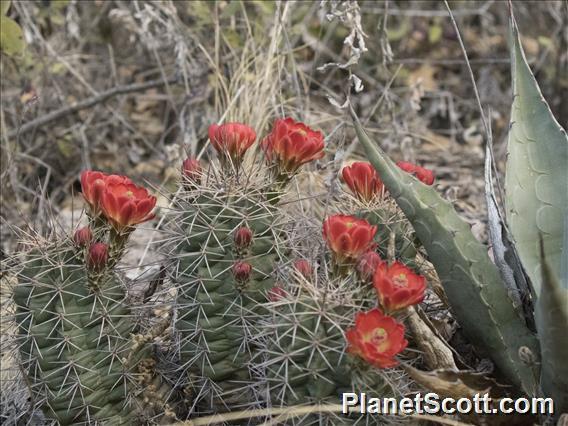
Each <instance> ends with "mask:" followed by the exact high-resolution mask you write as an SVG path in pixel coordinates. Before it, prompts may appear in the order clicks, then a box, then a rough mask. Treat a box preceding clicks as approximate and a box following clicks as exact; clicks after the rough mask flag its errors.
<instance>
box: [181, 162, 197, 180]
mask: <svg viewBox="0 0 568 426" xmlns="http://www.w3.org/2000/svg"><path fill="white" fill-rule="evenodd" d="M181 173H182V175H183V177H184V179H185V180H187V181H189V182H190V183H199V182H200V181H201V164H199V160H197V159H196V158H194V157H188V158H187V159H185V160H184V162H183V163H182V166H181Z"/></svg>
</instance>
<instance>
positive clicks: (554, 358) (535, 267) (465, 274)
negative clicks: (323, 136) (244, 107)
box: [351, 18, 568, 413]
mask: <svg viewBox="0 0 568 426" xmlns="http://www.w3.org/2000/svg"><path fill="white" fill-rule="evenodd" d="M511 28H512V40H511V43H512V47H511V62H512V78H513V91H514V101H513V106H512V112H511V130H510V133H509V139H508V149H507V152H508V157H507V170H506V179H505V191H506V197H505V211H506V224H503V229H504V230H505V231H507V230H508V232H509V233H510V238H511V247H510V250H509V251H508V252H505V249H504V248H503V247H504V245H503V242H502V241H497V238H500V237H501V235H500V234H499V235H497V234H498V233H499V232H501V224H497V226H493V227H492V228H491V230H492V231H493V232H492V238H495V240H494V244H493V249H494V252H495V259H496V263H494V262H493V261H492V260H491V259H490V257H489V255H488V248H487V247H485V246H483V245H482V244H481V243H479V242H478V241H477V240H476V238H475V237H474V236H473V234H472V232H471V230H470V227H469V226H468V225H467V224H466V222H464V221H463V220H462V219H461V218H460V217H459V216H458V214H457V213H456V212H455V210H454V208H453V207H452V205H451V204H450V203H449V202H447V201H445V200H444V199H443V198H442V197H441V196H440V195H439V194H438V193H437V192H436V190H435V189H434V188H432V187H430V186H428V185H426V184H424V183H423V182H421V179H415V178H414V177H412V176H410V175H409V174H408V173H404V172H403V171H401V169H400V168H399V167H397V166H396V165H395V164H394V162H393V161H392V160H391V159H390V158H389V157H388V156H387V155H386V154H385V152H384V151H383V150H382V149H381V148H380V146H379V145H378V144H376V143H374V142H373V141H371V139H370V138H369V137H368V136H367V134H366V133H365V131H364V129H363V126H362V125H361V123H360V121H359V120H358V118H357V116H356V114H355V113H354V111H353V110H351V112H352V116H353V120H354V126H355V131H356V133H357V136H358V139H359V141H360V142H361V144H362V145H363V147H364V149H365V151H366V153H367V156H368V158H369V160H370V161H371V163H372V164H373V165H374V167H375V168H376V170H377V172H378V173H379V175H380V178H381V180H382V181H383V183H384V185H385V187H386V188H387V189H388V191H389V193H390V195H391V196H392V197H393V198H394V199H395V200H396V202H397V204H398V206H399V207H400V209H401V210H402V211H403V212H404V214H405V216H406V217H407V218H408V220H409V221H410V222H411V223H412V226H413V228H414V230H415V232H416V235H417V237H418V238H419V239H420V241H421V243H422V244H423V246H424V248H425V249H426V251H427V253H428V256H429V258H430V260H431V262H432V263H433V264H434V266H435V268H436V271H437V273H438V275H439V277H440V279H441V281H442V284H443V286H444V289H445V292H446V294H447V297H448V299H449V302H450V305H451V307H452V308H453V312H454V315H455V316H456V318H457V320H458V322H459V324H460V325H461V327H462V328H463V330H464V332H465V334H466V335H467V336H468V338H469V340H470V342H471V343H472V344H473V345H475V347H477V348H478V349H479V351H481V352H482V353H483V354H484V355H486V356H488V357H490V358H491V359H492V360H493V361H494V363H495V365H496V366H497V368H498V370H499V372H500V373H501V375H502V377H504V378H506V379H507V380H508V382H509V383H511V384H514V385H516V386H517V387H518V388H519V389H522V390H523V391H524V393H525V394H527V395H531V396H534V395H544V396H547V397H552V398H553V399H554V401H555V411H556V412H557V413H558V412H559V413H562V412H566V411H567V410H568V364H567V363H566V359H567V357H568V344H567V343H566V336H568V256H567V249H568V188H567V184H568V139H567V137H566V132H565V131H564V129H562V128H561V126H560V125H559V124H558V123H557V121H556V120H555V119H554V117H553V115H552V113H551V111H550V109H549V107H548V105H547V103H546V101H545V100H544V99H543V97H542V95H541V92H540V89H539V87H538V84H537V82H536V80H535V78H534V76H533V75H532V73H531V70H530V68H529V66H528V64H527V61H526V58H525V56H524V52H523V49H522V46H521V43H520V40H519V33H518V29H517V27H516V24H515V22H514V19H513V18H512V20H511ZM488 155H489V154H488ZM486 163H487V164H486V167H487V170H486V175H488V176H490V171H491V162H490V157H488V161H487V162H486ZM491 184H492V183H491V181H490V180H489V181H488V183H487V187H488V197H487V198H488V200H489V201H490V205H489V206H488V207H489V211H490V212H496V211H497V210H496V205H495V204H494V197H492V193H491V191H490V188H491ZM492 219H493V220H492ZM492 221H493V222H494V218H490V222H492ZM516 258H517V259H520V264H522V268H519V264H518V263H515V262H514V260H515V259H516ZM519 270H521V273H518V271H519ZM522 270H524V271H526V277H525V276H524V275H523V274H522ZM513 271H517V273H513ZM527 281H528V282H529V283H530V285H531V287H530V294H526V292H523V288H524V285H525V284H524V283H525V282H527ZM519 294H520V296H521V297H519ZM527 301H528V302H530V301H532V303H533V304H534V309H532V308H531V307H530V303H527ZM533 322H534V324H536V330H535V329H533V327H532V323H533Z"/></svg>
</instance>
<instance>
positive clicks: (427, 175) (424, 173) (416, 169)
mask: <svg viewBox="0 0 568 426" xmlns="http://www.w3.org/2000/svg"><path fill="white" fill-rule="evenodd" d="M396 165H397V166H398V167H400V168H401V169H402V170H404V171H405V172H407V173H410V174H411V175H413V176H415V177H416V178H417V179H418V180H419V181H421V182H422V183H425V184H426V185H432V184H433V183H434V172H433V171H432V170H429V169H425V168H424V167H420V166H417V165H416V164H412V163H408V162H406V161H399V162H398V163H396Z"/></svg>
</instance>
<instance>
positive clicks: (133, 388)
mask: <svg viewBox="0 0 568 426" xmlns="http://www.w3.org/2000/svg"><path fill="white" fill-rule="evenodd" d="M82 183H83V195H84V197H85V200H86V201H87V203H88V204H89V205H90V212H89V215H90V219H91V220H90V222H91V223H90V227H84V228H81V229H79V230H77V231H76V232H75V234H74V236H73V238H69V237H68V238H65V239H63V240H62V241H55V242H46V243H37V242H36V243H35V244H33V245H32V247H31V249H30V250H28V251H27V253H26V254H25V259H24V260H23V262H22V267H21V270H20V271H19V273H18V275H17V278H18V285H17V286H16V287H15V288H14V301H15V303H16V322H17V324H18V327H19V336H18V343H19V353H20V359H21V362H22V364H21V365H22V368H23V370H24V371H25V374H26V375H27V377H28V382H29V384H30V388H31V391H32V395H31V398H32V401H33V402H34V404H36V405H37V406H40V407H41V408H42V409H43V411H44V414H45V415H46V416H47V417H50V418H52V419H54V420H57V421H58V422H59V424H64V425H65V424H78V423H93V422H105V423H108V424H132V423H133V422H136V421H143V420H142V419H144V418H147V416H153V415H154V413H153V412H152V410H147V409H144V407H143V404H142V399H140V398H144V396H147V395H145V394H144V389H143V388H144V387H145V386H148V385H150V384H154V385H155V383H151V382H148V381H147V379H148V376H147V374H143V373H147V371H145V370H144V366H147V365H148V361H150V363H151V360H149V357H150V352H149V345H147V344H146V343H147V342H146V341H145V339H144V337H143V336H141V335H140V334H137V333H138V332H139V328H138V324H137V321H136V318H135V316H134V315H133V312H132V309H131V307H130V306H129V303H128V302H127V295H126V292H125V285H124V282H123V281H122V279H121V277H120V275H119V274H117V272H116V271H115V270H114V265H115V264H116V263H117V262H118V261H119V260H120V257H121V255H122V251H123V249H124V244H125V242H126V239H127V237H128V234H129V233H130V232H132V230H133V228H132V226H133V225H134V224H136V223H139V222H141V221H144V220H147V219H149V218H150V216H149V211H150V210H151V209H152V207H153V206H154V203H155V198H153V197H150V196H148V194H147V192H146V190H144V189H142V188H139V187H136V186H135V185H134V184H132V182H131V181H130V180H129V179H127V178H124V177H118V176H107V175H104V174H102V173H99V172H85V173H84V174H83V176H82ZM130 193H131V194H132V195H131V196H130V195H127V196H126V198H124V197H123V195H124V194H130ZM117 212H118V213H117ZM115 213H116V214H115ZM107 215H108V216H107ZM109 217H113V218H114V219H113V222H110V223H112V225H111V227H110V229H109V225H107V223H108V222H107V221H110V220H109ZM119 230H120V231H119ZM150 380H151V378H150ZM161 409H163V407H161Z"/></svg>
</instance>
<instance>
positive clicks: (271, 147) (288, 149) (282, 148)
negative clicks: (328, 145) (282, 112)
mask: <svg viewBox="0 0 568 426" xmlns="http://www.w3.org/2000/svg"><path fill="white" fill-rule="evenodd" d="M261 147H262V149H263V151H264V155H265V156H266V159H267V160H268V162H269V163H271V164H275V165H276V166H277V167H278V172H279V173H280V175H281V176H288V177H289V176H291V175H293V174H294V173H295V172H296V171H297V170H298V168H299V167H300V166H301V165H302V164H305V163H308V162H310V161H312V160H316V159H319V158H322V157H323V155H324V153H323V148H324V144H323V133H321V132H319V131H314V130H312V129H310V128H309V127H308V126H306V125H305V124H304V123H300V122H296V121H294V120H293V119H292V118H282V119H278V120H276V121H275V122H274V126H273V128H272V132H270V133H269V134H268V135H267V136H266V137H265V138H264V139H263V140H262V142H261Z"/></svg>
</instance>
